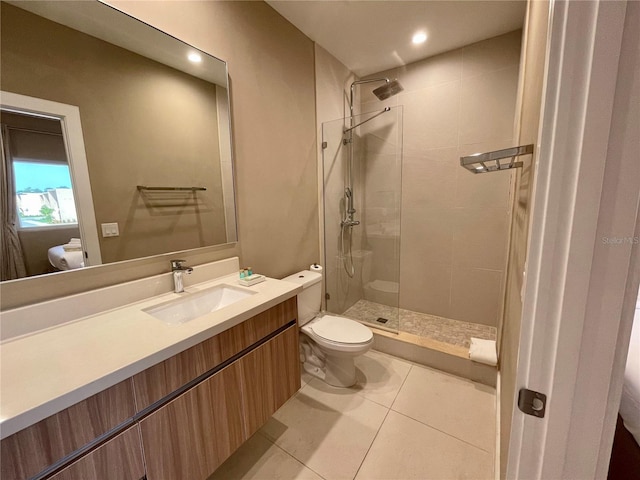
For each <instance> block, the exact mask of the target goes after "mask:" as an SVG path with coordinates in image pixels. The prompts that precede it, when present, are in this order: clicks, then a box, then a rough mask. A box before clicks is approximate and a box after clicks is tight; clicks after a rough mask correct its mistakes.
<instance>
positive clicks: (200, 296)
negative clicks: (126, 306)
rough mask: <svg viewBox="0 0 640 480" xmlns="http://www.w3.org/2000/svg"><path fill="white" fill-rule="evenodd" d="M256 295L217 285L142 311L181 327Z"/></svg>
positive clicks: (236, 288) (239, 289)
mask: <svg viewBox="0 0 640 480" xmlns="http://www.w3.org/2000/svg"><path fill="white" fill-rule="evenodd" d="M255 293H256V292H252V291H251V290H244V289H241V288H238V287H232V286H231V285H217V286H215V287H211V288H207V289H206V290H201V291H199V292H194V293H184V294H182V295H184V297H183V298H178V299H176V300H170V301H168V302H164V303H161V304H160V305H154V306H153V307H149V308H145V309H143V310H142V311H143V312H145V313H148V314H149V315H151V316H152V317H155V318H157V319H158V320H162V321H163V322H165V323H167V324H169V325H179V324H181V323H185V322H188V321H190V320H193V319H194V318H198V317H201V316H203V315H206V314H207V313H211V312H215V311H216V310H220V309H221V308H224V307H226V306H228V305H231V304H232V303H236V302H239V301H240V300H243V299H245V298H247V297H250V296H251V295H254V294H255Z"/></svg>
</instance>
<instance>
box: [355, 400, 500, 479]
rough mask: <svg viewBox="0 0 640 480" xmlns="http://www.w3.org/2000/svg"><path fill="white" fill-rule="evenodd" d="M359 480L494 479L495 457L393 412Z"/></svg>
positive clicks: (379, 435) (357, 477) (386, 420)
mask: <svg viewBox="0 0 640 480" xmlns="http://www.w3.org/2000/svg"><path fill="white" fill-rule="evenodd" d="M356 479H357V480H391V479H402V480H410V479H419V480H427V479H434V480H445V479H461V480H462V479H470V480H471V479H473V480H491V479H493V456H492V454H490V453H488V452H485V451H483V450H480V449H479V448H476V447H474V446H472V445H469V444H467V443H464V442H462V441H460V440H457V439H455V438H453V437H451V436H449V435H447V434H444V433H442V432H439V431H437V430H435V429H433V428H431V427H428V426H426V425H424V424H422V423H420V422H418V421H415V420H413V419H411V418H408V417H405V416H403V415H401V414H399V413H396V412H394V411H393V410H392V411H390V412H389V415H388V416H387V418H386V419H385V421H384V423H383V424H382V428H380V431H379V432H378V435H377V437H376V439H375V441H374V442H373V445H372V446H371V449H370V450H369V453H368V454H367V457H366V458H365V461H364V463H363V464H362V467H361V468H360V470H359V471H358V475H357V476H356Z"/></svg>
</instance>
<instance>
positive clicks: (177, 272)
mask: <svg viewBox="0 0 640 480" xmlns="http://www.w3.org/2000/svg"><path fill="white" fill-rule="evenodd" d="M184 262H186V260H171V271H172V272H173V291H174V292H176V293H182V292H184V284H183V283H182V274H183V273H185V272H186V273H191V272H193V268H191V267H186V266H184V265H183V263H184Z"/></svg>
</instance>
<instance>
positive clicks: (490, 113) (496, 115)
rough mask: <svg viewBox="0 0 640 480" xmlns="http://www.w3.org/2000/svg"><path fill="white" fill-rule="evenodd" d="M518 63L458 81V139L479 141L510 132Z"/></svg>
mask: <svg viewBox="0 0 640 480" xmlns="http://www.w3.org/2000/svg"><path fill="white" fill-rule="evenodd" d="M517 90H518V66H517V65H516V66H512V67H506V68H504V69H502V70H497V71H493V72H488V73H484V74H482V75H478V76H475V77H471V78H468V79H463V81H462V98H461V107H460V143H461V144H463V145H464V144H469V143H480V142H487V141H489V140H495V139H503V138H507V137H510V136H511V135H512V134H513V119H514V113H515V105H516V93H517Z"/></svg>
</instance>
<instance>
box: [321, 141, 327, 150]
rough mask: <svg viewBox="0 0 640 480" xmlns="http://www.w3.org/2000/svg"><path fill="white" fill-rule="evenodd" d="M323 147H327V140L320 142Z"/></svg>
mask: <svg viewBox="0 0 640 480" xmlns="http://www.w3.org/2000/svg"><path fill="white" fill-rule="evenodd" d="M325 148H327V142H322V149H323V150H324V149H325Z"/></svg>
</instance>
